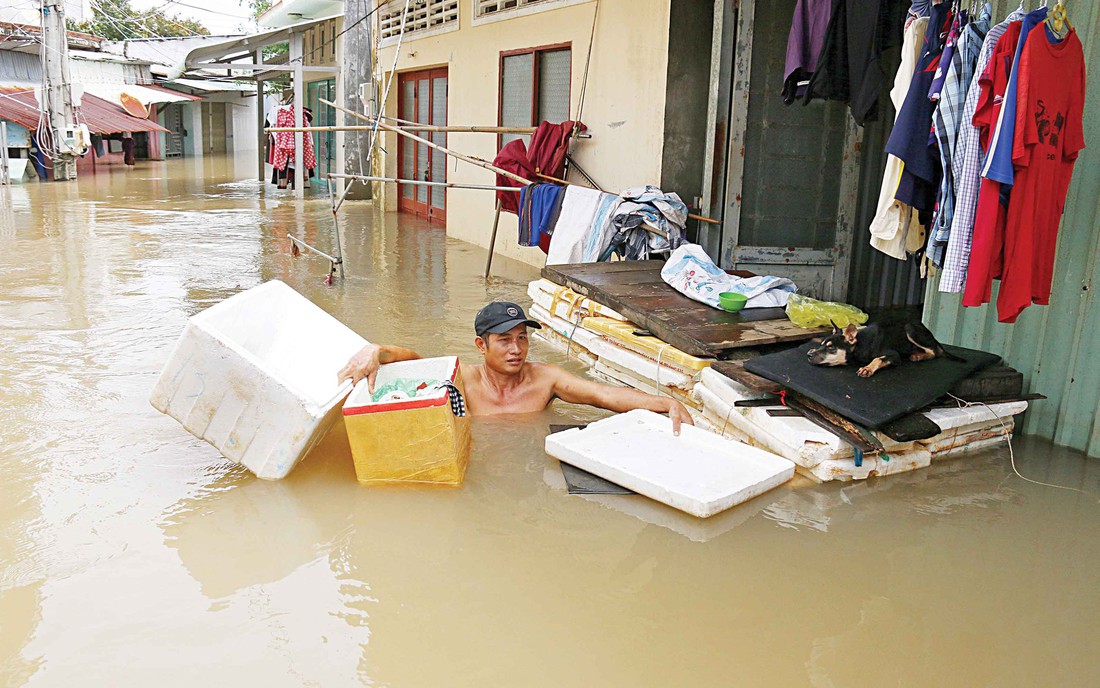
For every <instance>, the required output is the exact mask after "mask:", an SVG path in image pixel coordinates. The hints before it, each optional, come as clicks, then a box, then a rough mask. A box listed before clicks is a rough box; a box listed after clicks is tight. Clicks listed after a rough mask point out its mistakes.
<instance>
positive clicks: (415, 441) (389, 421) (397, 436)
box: [344, 356, 470, 485]
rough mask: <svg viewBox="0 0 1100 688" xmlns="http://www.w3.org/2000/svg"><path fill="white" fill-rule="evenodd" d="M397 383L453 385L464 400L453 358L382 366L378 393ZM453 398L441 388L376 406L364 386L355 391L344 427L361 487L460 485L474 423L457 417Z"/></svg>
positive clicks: (350, 398) (464, 473) (348, 403)
mask: <svg viewBox="0 0 1100 688" xmlns="http://www.w3.org/2000/svg"><path fill="white" fill-rule="evenodd" d="M399 378H417V379H423V380H450V381H452V382H453V383H454V385H455V387H457V388H458V390H459V391H460V392H462V393H463V394H464V392H463V387H462V377H461V375H460V374H459V368H458V358H456V357H454V356H445V357H442V358H425V359H420V360H416V361H402V362H400V363H389V364H387V365H384V366H382V367H381V368H379V370H378V378H377V379H376V380H375V388H376V389H378V388H380V387H382V386H383V385H385V384H386V383H388V382H391V381H393V380H396V379H399ZM450 395H451V392H450V391H449V390H448V389H447V388H445V387H440V388H439V389H436V390H434V391H432V392H430V393H429V394H427V395H425V396H419V397H416V398H413V399H402V400H399V401H385V400H383V401H379V402H375V401H373V400H372V399H371V394H370V391H369V390H368V389H367V384H366V381H365V380H363V381H361V382H360V383H359V384H358V385H356V387H355V390H354V391H352V393H351V395H350V396H349V397H348V400H347V402H346V403H345V404H344V425H345V427H346V428H347V432H348V442H349V444H350V445H351V456H352V458H353V459H354V461H355V477H356V478H357V479H358V480H359V482H360V483H362V484H373V483H435V484H445V485H461V484H462V480H463V478H464V477H465V476H466V465H467V463H469V460H470V417H469V415H468V414H467V415H464V416H456V415H455V414H454V411H453V410H452V409H451V398H450Z"/></svg>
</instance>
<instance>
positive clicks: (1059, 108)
mask: <svg viewBox="0 0 1100 688" xmlns="http://www.w3.org/2000/svg"><path fill="white" fill-rule="evenodd" d="M1045 26H1046V25H1045V24H1041V25H1040V26H1039V27H1037V28H1036V29H1035V30H1034V31H1033V32H1032V33H1031V35H1030V37H1029V38H1028V40H1027V42H1026V43H1025V45H1024V48H1023V50H1022V51H1021V53H1020V60H1019V62H1018V63H1017V65H1016V68H1015V69H1014V73H1015V74H1016V84H1017V91H1016V127H1015V137H1014V142H1013V147H1012V162H1013V164H1014V166H1015V174H1014V179H1013V182H1014V183H1013V186H1012V200H1011V201H1010V203H1009V207H1008V224H1007V227H1006V231H1005V245H1004V266H1003V269H1002V272H1001V288H1000V291H999V293H998V295H997V319H998V320H999V321H1000V322H1006V323H1012V322H1016V318H1017V317H1018V316H1019V315H1020V313H1021V312H1023V310H1024V309H1025V308H1027V307H1028V306H1030V305H1031V304H1032V303H1036V304H1039V305H1044V306H1045V305H1048V304H1049V303H1050V291H1051V283H1052V281H1053V279H1054V256H1055V251H1056V249H1057V245H1058V225H1059V224H1060V223H1061V220H1062V211H1063V209H1064V206H1065V200H1066V193H1067V191H1068V190H1069V183H1070V179H1071V178H1072V177H1073V167H1074V164H1075V163H1076V161H1077V156H1078V153H1080V151H1081V150H1083V149H1084V147H1085V133H1084V128H1083V125H1082V119H1083V117H1084V109H1085V57H1084V49H1083V48H1082V46H1081V41H1080V39H1078V37H1077V32H1076V31H1074V30H1072V29H1071V30H1070V31H1069V33H1068V34H1067V35H1066V37H1065V38H1064V39H1062V40H1061V41H1060V42H1057V41H1056V40H1055V39H1054V38H1053V36H1051V34H1050V33H1048V31H1047V30H1046V28H1045ZM1025 27H1026V23H1025Z"/></svg>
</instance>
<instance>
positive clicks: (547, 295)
mask: <svg viewBox="0 0 1100 688" xmlns="http://www.w3.org/2000/svg"><path fill="white" fill-rule="evenodd" d="M559 289H560V290H561V292H560V293H562V294H566V295H568V296H567V298H564V299H556V300H555V299H554V294H555V293H559V292H558V290H559ZM527 296H528V297H530V299H531V301H532V302H533V303H534V304H537V305H539V306H542V308H543V309H544V310H546V311H548V312H549V311H551V309H552V310H553V313H554V315H556V316H558V317H561V318H566V319H568V318H569V316H570V315H572V314H575V313H576V312H577V311H580V312H582V313H592V314H593V315H599V316H601V317H604V318H613V319H615V320H622V321H624V322H629V321H628V320H627V319H626V318H624V317H623V316H622V315H620V314H619V313H618V312H617V311H615V310H613V309H611V308H608V307H607V306H605V305H603V304H602V303H597V302H596V301H593V300H592V299H590V298H588V297H586V296H581V295H580V294H578V293H576V292H575V291H573V290H571V289H569V288H568V287H563V286H560V285H557V284H554V283H553V282H551V281H550V280H548V279H538V280H535V281H534V282H531V283H530V284H528V285H527Z"/></svg>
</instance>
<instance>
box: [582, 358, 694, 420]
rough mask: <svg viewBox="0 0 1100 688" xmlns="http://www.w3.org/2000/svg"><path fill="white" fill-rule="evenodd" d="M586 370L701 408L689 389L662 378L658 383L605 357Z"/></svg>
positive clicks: (622, 383) (606, 379) (612, 380)
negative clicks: (673, 384)
mask: <svg viewBox="0 0 1100 688" xmlns="http://www.w3.org/2000/svg"><path fill="white" fill-rule="evenodd" d="M588 372H589V373H590V374H592V375H594V376H595V377H598V378H600V379H602V380H605V381H610V382H615V383H618V384H621V385H625V386H627V387H633V388H634V389H637V390H640V391H642V392H646V393H649V394H656V395H657V396H666V397H672V398H673V399H675V400H677V401H679V402H680V403H681V404H684V405H686V406H689V407H692V408H694V409H695V410H697V411H702V410H703V404H702V402H700V401H699V399H698V398H696V397H695V395H693V394H692V393H691V391H690V390H684V389H681V388H680V387H673V386H671V385H666V384H664V381H663V380H662V381H661V382H660V383H659V384H658V382H657V381H656V380H648V379H645V378H642V377H640V376H639V375H638V374H637V373H634V372H633V371H630V370H626V369H625V368H622V367H620V366H618V365H616V364H615V363H613V362H610V361H608V360H607V359H600V360H598V361H596V363H595V365H593V366H592V369H591V370H589V371H588Z"/></svg>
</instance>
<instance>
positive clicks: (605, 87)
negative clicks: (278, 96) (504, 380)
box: [348, 0, 710, 265]
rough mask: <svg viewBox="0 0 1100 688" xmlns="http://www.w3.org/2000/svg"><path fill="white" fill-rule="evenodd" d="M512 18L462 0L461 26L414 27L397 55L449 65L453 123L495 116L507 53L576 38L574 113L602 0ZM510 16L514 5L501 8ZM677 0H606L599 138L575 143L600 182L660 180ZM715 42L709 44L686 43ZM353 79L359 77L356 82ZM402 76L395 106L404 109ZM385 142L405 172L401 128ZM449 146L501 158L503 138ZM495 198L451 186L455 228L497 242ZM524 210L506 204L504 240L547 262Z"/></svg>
mask: <svg viewBox="0 0 1100 688" xmlns="http://www.w3.org/2000/svg"><path fill="white" fill-rule="evenodd" d="M536 7H538V6H532V7H530V8H529V13H527V14H524V15H523V16H516V17H515V18H510V19H500V20H497V21H493V22H487V23H486V22H479V24H478V25H477V26H472V18H473V1H472V0H461V2H460V17H459V26H460V28H459V30H458V31H452V32H449V33H443V34H437V35H434V36H427V37H424V38H419V39H417V38H416V37H415V34H413V35H410V36H408V37H406V39H405V41H404V42H403V44H402V46H401V52H400V55H399V56H398V61H397V67H398V70H399V71H411V70H416V69H424V68H428V67H443V66H445V67H447V68H448V77H449V101H448V113H447V116H448V121H449V122H450V123H451V124H463V125H495V124H496V123H497V105H498V97H499V94H498V91H499V77H500V74H499V70H500V53H501V52H502V51H508V50H515V49H521V48H532V47H538V46H544V45H552V44H558V43H566V42H569V43H571V44H572V45H571V51H572V79H571V89H570V99H571V102H572V112H573V113H574V114H573V116H574V117H575V116H576V114H575V113H576V112H577V106H578V103H579V96H580V90H581V83H582V80H583V78H584V66H585V59H586V56H587V53H588V43H589V34H590V31H591V29H592V18H593V12H594V9H595V3H593V2H581V3H575V2H574V3H562V4H554V5H550V6H549V7H550V9H547V10H544V11H532V10H534V9H535V8H536ZM502 16H507V15H502ZM668 26H669V2H668V0H601V2H600V8H599V21H598V25H597V27H596V39H595V45H594V49H593V54H592V63H591V67H590V68H589V76H588V87H587V94H586V96H585V103H584V112H583V114H582V120H583V121H584V123H585V124H586V125H588V127H589V130H590V132H591V134H592V139H590V140H582V141H580V142H578V144H577V145H576V146H575V147H574V152H575V153H576V155H575V157H576V159H577V161H578V162H579V163H580V165H581V166H582V167H584V168H585V170H586V171H587V172H589V174H591V175H592V176H593V177H594V178H595V180H596V181H597V182H599V183H600V184H601V185H603V187H604V188H605V189H606V190H608V191H611V192H615V193H618V192H619V191H622V190H624V189H626V188H629V187H631V186H638V185H641V184H647V183H649V184H657V185H659V184H660V181H661V156H662V147H663V137H664V108H665V103H664V93H665V81H666V72H667V63H668ZM684 49H690V50H707V51H708V52H709V50H710V46H709V45H707V46H685V48H684ZM394 51H395V46H393V45H389V46H387V47H383V48H382V49H381V50H380V56H379V60H378V63H379V65H382V66H383V67H382V68H383V69H386V70H388V69H389V67H390V65H391V64H392V63H393V57H394ZM348 87H349V88H351V87H352V85H350V84H349V85H348ZM397 102H398V99H397V79H395V80H394V86H393V90H392V92H391V93H390V97H389V101H388V103H387V107H386V111H387V114H389V115H391V116H397V114H398V112H397ZM384 138H385V140H384V141H383V145H384V146H385V148H386V150H387V151H389V154H388V155H387V156H386V160H385V165H386V167H385V174H386V175H387V176H396V175H397V141H396V135H394V134H388V135H386V136H385V137H384ZM448 147H450V148H453V149H455V150H458V151H460V152H463V153H467V154H472V155H476V156H478V157H480V158H484V159H486V160H492V159H493V158H494V157H495V155H496V153H497V138H496V136H493V135H488V134H450V135H449V137H448ZM455 165H456V163H455V162H454V161H453V160H449V161H448V166H447V169H448V175H449V176H448V180H449V181H453V182H468V183H474V184H493V183H494V181H495V180H494V176H493V174H492V173H490V172H488V171H486V170H483V169H481V168H478V167H474V166H472V165H469V164H466V163H463V162H458V163H457V167H456V166H455ZM385 207H386V209H387V210H395V209H396V207H397V193H396V185H393V184H390V185H387V188H386V190H385ZM493 207H494V199H493V196H492V194H491V193H490V192H487V191H474V190H464V189H449V190H448V191H447V233H448V234H450V235H452V236H454V237H457V238H459V239H463V240H465V241H470V242H472V243H475V244H479V245H482V246H486V245H488V240H489V234H490V228H491V225H492V217H493ZM515 237H516V218H515V216H514V215H510V214H504V215H502V219H501V226H500V232H499V235H498V238H497V250H498V251H499V252H500V253H501V254H503V255H508V256H511V257H513V258H518V259H520V260H524V261H526V262H529V263H532V264H536V265H541V264H542V263H543V262H544V256H543V254H542V252H541V251H539V250H538V249H536V248H525V247H521V246H519V245H517V243H516V238H515Z"/></svg>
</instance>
